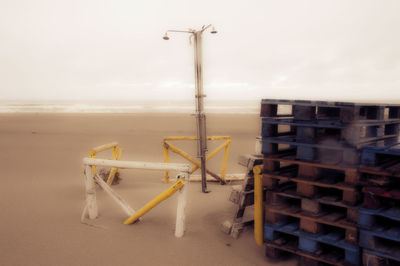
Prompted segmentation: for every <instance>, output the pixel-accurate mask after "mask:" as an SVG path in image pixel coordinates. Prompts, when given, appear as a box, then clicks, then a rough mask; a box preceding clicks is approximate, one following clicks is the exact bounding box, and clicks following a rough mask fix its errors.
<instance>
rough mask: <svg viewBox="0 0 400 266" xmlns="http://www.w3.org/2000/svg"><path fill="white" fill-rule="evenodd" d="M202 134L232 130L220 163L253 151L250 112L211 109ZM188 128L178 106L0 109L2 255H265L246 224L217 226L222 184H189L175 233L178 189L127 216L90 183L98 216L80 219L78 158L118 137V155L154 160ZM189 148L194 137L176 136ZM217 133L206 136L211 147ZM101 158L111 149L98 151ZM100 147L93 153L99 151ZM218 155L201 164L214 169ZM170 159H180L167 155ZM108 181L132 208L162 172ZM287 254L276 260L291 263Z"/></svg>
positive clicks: (80, 260)
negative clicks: (236, 234)
mask: <svg viewBox="0 0 400 266" xmlns="http://www.w3.org/2000/svg"><path fill="white" fill-rule="evenodd" d="M207 126H208V132H209V135H230V136H231V138H232V145H231V150H230V155H229V162H228V173H244V172H245V169H244V168H243V167H242V166H240V165H238V164H237V158H238V156H239V155H240V154H247V153H253V152H254V146H255V137H256V136H257V135H258V134H259V131H260V121H259V117H258V116H257V115H209V116H208V120H207ZM194 133H195V122H194V117H192V116H190V115H183V114H1V115H0V149H1V153H0V166H1V167H0V169H1V186H0V195H1V198H0V210H1V219H0V233H1V235H0V264H1V265H132V264H136V265H268V264H270V261H269V260H267V259H265V257H264V248H263V247H259V246H257V245H256V243H255V241H254V238H253V232H252V230H250V229H248V230H246V231H244V232H243V233H242V234H241V236H240V238H239V239H237V240H234V239H232V238H231V237H230V236H228V235H226V234H225V233H223V232H222V231H221V230H220V224H221V223H222V222H223V221H225V220H227V219H230V218H231V217H232V215H233V212H234V208H235V206H234V204H233V203H231V202H230V201H229V200H228V197H229V194H230V186H231V184H230V185H226V186H221V185H217V184H211V183H209V184H208V187H209V189H210V190H211V191H212V192H211V193H210V194H203V193H201V185H200V183H195V182H192V183H191V184H190V187H189V194H188V206H187V220H186V228H187V229H186V232H185V236H184V237H183V238H181V239H176V238H175V237H174V233H173V232H174V224H175V215H176V196H175V197H172V198H170V199H168V200H167V201H165V202H163V203H162V204H161V205H159V206H157V207H156V208H155V209H153V210H152V211H151V212H149V213H148V214H146V215H145V216H144V217H143V220H142V221H141V222H140V223H137V224H134V225H129V226H127V225H123V224H122V222H123V221H124V220H125V219H126V218H127V217H126V215H125V214H124V213H123V212H122V210H121V209H120V208H119V206H117V205H116V204H115V203H114V202H113V201H112V200H111V199H110V198H109V197H108V196H107V195H106V194H105V193H104V192H102V191H101V190H98V194H97V195H98V206H99V214H100V217H99V218H98V219H97V220H95V221H94V222H92V223H93V224H95V225H96V227H93V226H87V225H84V224H82V223H81V222H80V217H81V213H82V209H83V207H84V183H83V172H82V170H83V165H82V158H83V157H85V156H87V155H88V152H89V150H90V149H91V148H92V147H95V146H97V145H101V144H105V143H109V142H112V141H118V142H119V144H120V146H121V147H122V148H123V149H124V152H123V154H122V159H123V160H139V161H153V162H162V161H163V157H162V149H161V142H162V138H163V137H165V136H173V135H178V136H190V135H194ZM177 145H179V146H180V147H183V148H184V149H185V150H187V151H189V152H190V153H191V154H193V155H194V154H195V145H194V143H186V144H185V145H182V144H178V143H177ZM216 145H217V144H216V143H210V149H212V148H213V147H215V146H216ZM103 156H104V158H110V155H109V154H107V153H105V154H104V155H103ZM99 157H100V156H99ZM220 159H221V156H219V157H216V158H215V159H214V161H213V162H212V163H210V164H209V167H210V169H214V170H215V171H216V172H218V169H219V163H220ZM171 161H173V162H184V160H183V159H181V158H179V157H178V156H171ZM121 177H122V178H123V180H122V182H121V184H119V185H117V186H113V188H115V190H116V191H117V192H118V193H119V194H120V195H121V196H123V197H124V199H125V200H126V201H127V202H129V203H130V205H131V206H132V207H133V208H134V209H138V208H140V207H141V206H143V205H144V204H145V203H146V202H147V201H148V200H150V199H151V198H152V197H154V196H155V195H157V194H158V193H160V192H161V191H163V190H164V189H166V188H167V185H165V184H163V183H162V182H161V180H162V178H163V173H162V172H148V171H134V170H122V171H121ZM294 264H295V263H294V261H293V260H290V261H286V262H280V263H278V264H274V265H294Z"/></svg>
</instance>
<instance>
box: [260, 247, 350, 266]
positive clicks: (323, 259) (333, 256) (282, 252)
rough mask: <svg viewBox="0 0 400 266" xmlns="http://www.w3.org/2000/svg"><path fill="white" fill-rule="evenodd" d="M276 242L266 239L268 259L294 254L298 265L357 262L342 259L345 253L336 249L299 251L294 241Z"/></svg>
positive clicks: (320, 265) (341, 265)
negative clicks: (310, 251)
mask: <svg viewBox="0 0 400 266" xmlns="http://www.w3.org/2000/svg"><path fill="white" fill-rule="evenodd" d="M276 242H278V243H274V242H270V241H267V242H266V243H265V256H266V257H268V258H270V259H274V260H277V259H280V260H282V259H285V258H287V254H294V255H295V256H297V259H298V265H299V266H323V265H335V266H350V265H357V264H350V263H348V262H346V261H344V258H345V255H344V254H342V253H341V252H340V251H339V252H338V251H337V250H327V249H325V250H321V251H319V252H316V253H309V252H304V251H301V250H299V249H298V248H297V246H298V244H297V243H295V241H291V242H286V241H282V242H279V241H276Z"/></svg>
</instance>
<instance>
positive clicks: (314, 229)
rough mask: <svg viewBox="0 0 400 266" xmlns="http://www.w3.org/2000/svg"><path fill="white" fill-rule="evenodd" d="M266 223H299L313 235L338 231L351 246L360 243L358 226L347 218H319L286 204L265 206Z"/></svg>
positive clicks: (328, 215) (333, 215)
mask: <svg viewBox="0 0 400 266" xmlns="http://www.w3.org/2000/svg"><path fill="white" fill-rule="evenodd" d="M265 221H266V223H267V224H273V225H279V224H286V223H288V222H292V221H295V222H298V223H299V224H300V229H301V230H302V231H304V232H308V233H312V234H320V233H323V232H326V231H332V230H336V231H338V232H343V234H344V235H345V240H346V242H347V243H349V244H353V245H356V244H357V243H358V228H357V224H356V223H354V222H350V221H349V220H347V219H346V217H343V216H340V215H339V216H338V215H336V214H320V215H319V216H316V215H313V214H310V213H309V212H306V211H303V210H302V209H301V208H298V207H295V206H290V205H285V204H265Z"/></svg>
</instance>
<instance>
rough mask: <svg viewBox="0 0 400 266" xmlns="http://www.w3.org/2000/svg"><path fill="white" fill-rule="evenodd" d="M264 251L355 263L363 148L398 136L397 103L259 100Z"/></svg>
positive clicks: (358, 254) (272, 254)
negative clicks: (262, 160)
mask: <svg viewBox="0 0 400 266" xmlns="http://www.w3.org/2000/svg"><path fill="white" fill-rule="evenodd" d="M261 117H262V153H263V155H264V171H263V186H264V187H265V188H266V189H267V196H266V202H265V217H264V219H265V227H264V240H265V246H266V255H267V256H269V257H278V256H280V255H281V253H282V252H290V253H294V254H297V255H299V261H300V263H301V264H308V265H309V264H319V263H326V264H331V265H348V264H352V265H358V264H360V263H361V254H362V253H361V252H362V251H361V249H360V247H359V229H358V224H357V223H358V220H359V218H358V216H359V215H358V211H359V208H358V204H359V203H360V202H361V201H362V180H361V175H360V172H359V164H360V158H361V151H362V148H363V147H365V146H371V145H372V146H385V145H389V144H391V143H395V142H397V139H398V133H399V124H400V120H399V119H400V106H399V105H397V106H396V105H366V104H355V103H340V102H317V101H289V100H263V101H262V104H261Z"/></svg>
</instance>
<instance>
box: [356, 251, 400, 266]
mask: <svg viewBox="0 0 400 266" xmlns="http://www.w3.org/2000/svg"><path fill="white" fill-rule="evenodd" d="M362 260H363V265H367V266H394V265H400V260H399V259H398V258H397V257H396V256H393V255H391V254H386V253H382V252H379V251H376V250H369V249H366V248H364V249H363V258H362Z"/></svg>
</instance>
